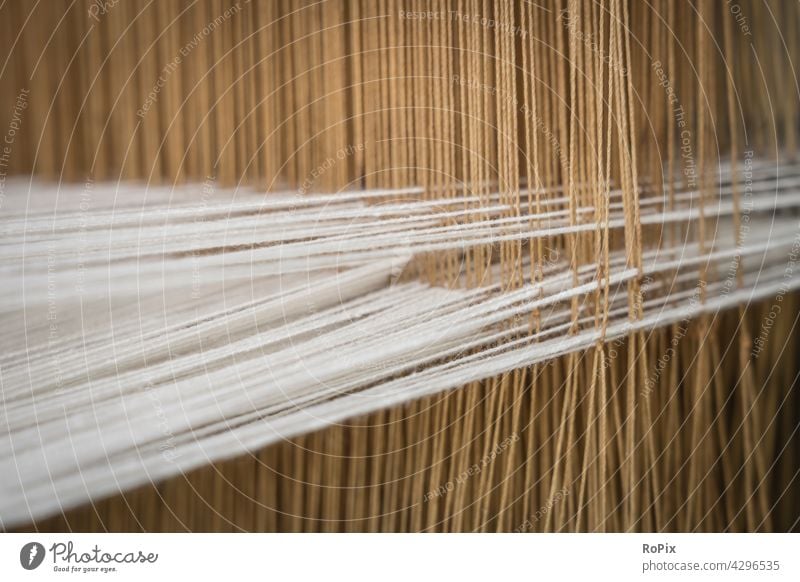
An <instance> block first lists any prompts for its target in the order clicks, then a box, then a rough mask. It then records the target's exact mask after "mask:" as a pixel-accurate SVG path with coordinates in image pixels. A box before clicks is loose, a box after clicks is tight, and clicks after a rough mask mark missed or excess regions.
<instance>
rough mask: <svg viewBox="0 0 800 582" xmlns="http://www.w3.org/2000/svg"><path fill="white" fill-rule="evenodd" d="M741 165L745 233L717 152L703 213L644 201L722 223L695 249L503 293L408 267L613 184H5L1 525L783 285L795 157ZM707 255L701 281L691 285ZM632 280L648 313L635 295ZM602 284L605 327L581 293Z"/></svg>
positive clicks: (617, 259)
mask: <svg viewBox="0 0 800 582" xmlns="http://www.w3.org/2000/svg"><path fill="white" fill-rule="evenodd" d="M753 175H754V179H753V182H752V185H751V187H749V188H748V190H747V192H746V199H745V203H744V205H743V211H744V212H746V213H747V217H748V229H747V230H746V231H745V232H743V233H742V236H741V237H740V241H739V244H737V243H736V241H737V236H736V234H735V232H734V226H733V222H732V219H731V217H732V215H733V214H734V211H735V205H734V203H733V200H732V197H731V196H732V187H731V185H730V178H731V176H730V171H729V169H728V168H721V169H720V176H721V178H720V187H719V189H718V194H719V195H718V196H717V197H715V198H714V199H713V201H707V202H705V204H704V206H703V207H702V208H701V207H700V206H699V205H700V203H701V202H700V198H699V197H698V195H697V193H695V192H688V191H687V192H682V193H679V194H678V195H677V196H676V198H675V200H676V201H677V202H678V204H677V205H676V206H675V207H674V208H673V209H671V210H669V211H667V210H665V208H664V204H663V201H662V200H660V199H659V198H657V197H650V198H647V197H642V200H641V207H642V214H641V223H642V224H643V225H656V226H657V225H667V224H679V225H684V226H687V225H691V224H692V223H693V222H694V221H696V220H697V219H698V218H701V217H703V218H704V219H709V218H712V219H714V220H715V226H716V229H715V232H714V234H713V237H712V238H711V240H709V241H707V244H706V247H705V250H704V251H703V252H701V251H700V250H699V248H698V246H697V245H696V244H695V243H690V242H686V241H683V240H680V241H677V242H675V243H673V244H668V243H666V242H665V243H664V244H662V245H661V246H660V247H658V248H655V249H650V250H647V251H645V252H644V254H643V258H644V266H643V268H642V272H639V271H637V270H635V269H630V268H627V267H626V257H625V255H624V252H622V251H615V252H612V253H611V254H610V257H609V264H610V272H609V273H608V274H607V278H605V279H601V278H600V277H599V276H598V272H600V270H599V269H598V266H597V265H582V266H581V267H580V268H579V269H578V271H577V273H573V271H572V270H571V269H570V267H569V264H568V263H567V262H565V261H563V260H562V259H560V258H556V259H555V260H553V261H551V262H550V263H549V264H547V265H546V266H545V268H544V270H543V271H542V278H541V281H531V280H530V279H527V280H526V281H525V283H524V285H523V286H521V287H519V288H516V289H512V290H507V289H502V288H501V287H500V286H499V285H489V286H484V287H479V288H475V289H466V290H465V289H457V288H454V289H445V288H439V287H432V286H429V285H426V284H424V283H420V282H409V281H408V277H403V276H402V275H403V270H404V269H405V268H407V266H408V265H412V264H413V262H414V260H415V258H416V257H418V256H420V255H422V254H424V253H429V252H434V251H442V250H446V251H452V252H457V253H458V252H463V251H464V250H466V249H468V248H470V247H475V246H479V245H492V244H495V243H498V242H501V241H509V240H522V241H528V240H532V239H536V238H543V239H549V238H551V237H557V236H560V235H564V234H569V233H577V232H592V231H595V230H597V229H598V228H603V227H605V226H607V227H608V228H609V229H611V230H615V229H622V228H623V227H624V226H625V219H624V217H623V216H622V203H621V202H620V201H616V198H618V197H619V192H613V191H612V194H611V195H612V201H611V202H610V203H609V212H610V216H609V219H608V222H607V223H600V222H598V221H596V220H594V219H593V216H594V209H593V208H591V207H581V208H578V209H577V215H578V216H579V217H580V219H581V220H582V221H579V222H578V223H574V222H570V220H569V214H568V211H567V210H565V209H563V207H564V203H565V199H562V198H557V197H553V193H552V192H550V193H548V197H547V198H546V199H543V200H542V203H543V205H544V207H545V210H544V211H543V212H541V213H539V214H527V213H523V214H522V215H519V216H516V215H511V213H510V212H509V211H510V209H509V208H508V207H507V206H504V205H503V204H501V203H500V200H501V197H500V196H499V194H495V195H490V196H488V197H486V196H484V197H480V198H479V197H477V196H466V197H461V198H455V199H454V198H430V197H427V198H426V197H424V194H425V193H424V192H423V191H422V190H421V189H414V188H410V189H400V190H380V191H378V190H373V191H366V192H345V193H338V194H330V195H313V196H295V195H292V194H280V193H279V194H269V195H268V196H261V195H259V194H257V193H255V192H248V191H243V190H235V191H234V190H221V189H217V188H216V187H213V188H212V187H211V186H210V185H209V184H206V185H188V186H181V187H180V188H166V187H160V188H154V187H145V186H137V185H130V184H107V185H102V184H88V185H83V186H80V185H79V186H74V185H72V186H65V185H60V186H55V185H48V184H40V183H35V182H29V181H25V180H21V179H16V180H14V181H11V180H10V181H8V182H7V184H6V200H5V207H4V209H3V214H2V222H1V223H0V232H2V244H0V256H2V265H3V266H2V267H1V268H2V271H3V280H4V285H3V288H2V289H0V297H1V298H2V299H1V300H0V317H2V319H3V329H4V332H5V333H4V334H3V337H2V339H0V341H2V343H3V350H2V356H0V382H2V400H3V406H2V415H0V419H1V420H0V474H2V481H1V482H0V526H2V527H4V528H7V527H10V526H13V525H15V524H19V523H22V522H26V521H29V520H31V519H35V518H41V517H44V516H48V515H52V514H54V513H58V512H61V511H64V510H66V509H68V508H71V507H74V506H77V505H80V504H81V503H84V502H86V501H87V500H89V499H96V498H100V497H103V496H107V495H111V494H113V493H116V492H119V491H124V490H127V489H130V488H133V487H136V486H138V485H141V484H143V483H146V482H151V481H157V480H160V479H164V478H167V477H169V476H172V475H175V474H178V473H181V472H185V471H187V470H189V469H192V468H195V467H198V466H202V465H205V464H208V463H210V462H213V461H217V460H220V459H224V458H230V457H234V456H237V455H240V454H242V453H245V452H247V451H255V450H257V449H259V448H261V447H263V446H265V445H268V444H270V443H272V442H275V441H278V440H281V439H285V438H289V437H292V436H296V435H299V434H302V433H305V432H309V431H312V430H315V429H318V428H321V427H324V426H327V425H330V424H332V423H337V422H340V421H342V420H345V419H347V418H349V417H353V416H356V415H360V414H365V413H368V412H371V411H375V410H379V409H382V408H386V407H389V406H394V405H398V404H402V403H404V402H408V401H410V400H412V399H416V398H420V397H423V396H426V395H431V394H435V393H437V392H441V391H444V390H448V389H451V388H455V387H458V386H462V385H464V384H467V383H469V382H471V381H473V380H478V379H481V378H487V377H492V376H495V375H498V374H502V373H504V372H507V371H510V370H513V369H516V368H519V367H523V366H529V365H532V364H534V363H537V362H542V361H545V360H548V359H551V358H554V357H557V356H559V355H562V354H566V353H570V352H573V351H578V350H583V349H586V348H590V347H591V346H593V345H595V344H596V343H597V342H598V341H611V340H613V339H615V338H619V337H622V336H625V335H627V334H629V333H631V332H633V331H638V330H642V331H647V330H651V329H654V328H657V327H660V326H665V325H669V324H671V323H674V322H677V321H681V320H685V319H687V318H691V317H695V316H697V315H700V314H702V313H708V314H714V313H716V312H717V311H719V310H722V309H727V308H729V307H732V306H735V305H737V304H740V303H743V302H745V303H746V302H750V301H755V300H758V299H759V298H764V297H768V296H769V295H774V294H776V293H783V292H786V291H789V290H792V289H795V288H797V287H799V286H800V269H798V268H797V266H798V265H797V261H798V259H800V224H798V220H797V217H796V216H793V215H792V213H791V212H790V211H791V209H795V208H797V207H798V206H800V168H796V167H781V168H777V169H776V168H775V167H771V166H770V165H769V164H768V163H763V164H756V165H755V166H754V168H753ZM198 193H202V194H203V195H202V196H201V201H200V202H199V203H198V202H197V198H198ZM534 194H535V192H533V191H528V192H525V193H523V194H522V196H523V198H524V197H532V196H533V195H534ZM733 264H741V267H742V277H741V281H737V280H736V275H735V272H733V274H732V271H731V265H733ZM701 266H707V267H708V272H709V274H710V275H709V280H708V282H707V283H706V284H705V285H704V290H703V293H702V295H703V296H702V299H699V292H698V285H697V283H698V268H699V267H701ZM526 267H527V270H526V272H530V265H529V264H526ZM634 278H639V279H640V280H641V281H643V285H642V291H643V294H644V301H643V316H642V317H641V318H639V319H631V318H629V310H628V295H627V293H626V289H627V282H628V281H630V280H632V279H634ZM494 280H497V278H495V279H494ZM576 281H577V284H576V283H575V282H576ZM455 287H458V285H455ZM605 288H608V291H609V307H608V323H607V326H606V328H605V329H600V328H599V327H598V326H597V325H596V313H594V312H593V301H589V300H588V298H589V297H590V296H591V295H592V294H593V293H597V292H599V291H602V290H603V289H605ZM574 298H577V299H578V302H579V311H578V320H577V321H574V320H573V312H572V310H571V307H570V302H571V301H572V300H573V299H574ZM534 311H536V312H537V313H538V314H539V327H538V329H537V330H536V331H534V330H533V329H532V327H531V324H530V315H531V313H533V312H534Z"/></svg>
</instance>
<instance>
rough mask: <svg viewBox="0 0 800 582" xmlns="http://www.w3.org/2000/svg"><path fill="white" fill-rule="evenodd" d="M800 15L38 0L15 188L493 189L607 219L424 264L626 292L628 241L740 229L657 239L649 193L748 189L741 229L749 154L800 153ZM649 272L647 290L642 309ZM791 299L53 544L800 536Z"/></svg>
mask: <svg viewBox="0 0 800 582" xmlns="http://www.w3.org/2000/svg"><path fill="white" fill-rule="evenodd" d="M798 18H800V10H799V9H798V6H797V4H796V3H793V2H778V1H776V2H768V1H756V0H753V1H738V2H728V1H723V0H719V1H709V0H697V1H694V2H673V1H670V0H651V1H647V2H638V1H630V2H629V1H626V0H607V1H596V0H557V1H548V2H528V1H525V0H522V1H510V0H509V1H507V0H501V1H496V2H495V1H490V0H438V1H430V2H428V1H422V0H410V1H405V0H387V1H385V2H375V1H367V0H362V1H357V0H353V1H345V0H323V1H319V2H314V1H310V0H309V1H288V0H280V1H266V0H264V1H259V0H252V1H250V2H245V1H244V0H241V1H239V2H223V1H220V0H201V1H197V2H147V1H145V0H137V1H128V0H116V1H115V0H108V1H106V2H99V1H97V0H91V1H90V0H82V1H77V2H76V1H72V0H54V1H52V2H22V1H13V2H8V3H6V4H5V5H4V6H3V7H2V8H0V27H2V34H0V43H2V45H3V48H2V52H1V53H0V54H4V55H7V56H8V58H7V59H4V65H3V69H2V73H1V75H0V78H1V79H2V86H3V90H2V91H1V92H0V127H12V126H13V124H14V119H15V117H14V116H15V115H16V118H17V119H18V122H17V124H18V125H20V127H21V129H20V131H17V132H16V133H15V136H14V140H13V143H12V144H10V145H9V148H10V149H9V152H10V153H9V155H8V156H7V159H8V161H7V164H6V165H7V167H6V170H5V172H6V174H7V175H9V176H10V175H12V174H29V173H33V174H36V175H38V176H42V177H46V178H48V179H53V180H64V181H104V180H140V181H144V182H157V183H173V182H184V181H202V180H204V179H209V178H213V179H214V180H217V181H219V182H220V183H223V184H246V185H253V184H254V185H257V186H258V187H260V188H263V189H265V190H281V189H287V188H288V189H293V190H298V191H300V192H301V193H304V194H305V193H308V192H329V191H338V190H340V189H371V188H383V187H400V186H407V185H422V186H424V187H425V188H426V196H429V197H431V198H433V197H448V198H449V197H452V198H464V199H465V201H464V204H465V205H477V206H489V205H490V204H491V203H492V200H493V198H492V195H493V194H494V193H497V194H498V197H499V201H500V202H501V203H503V204H507V205H509V206H510V207H511V209H512V210H511V211H510V214H513V215H517V216H519V215H520V214H522V213H523V211H524V212H527V213H530V214H542V213H545V212H548V211H554V210H563V211H565V212H566V215H567V216H568V218H569V224H570V226H577V225H581V224H596V225H597V227H596V228H587V229H586V230H584V231H581V232H571V233H568V234H563V235H556V236H553V237H551V238H549V239H547V240H543V239H541V238H538V239H535V240H534V239H532V240H529V241H527V240H519V241H509V242H503V243H500V244H498V245H486V246H483V247H477V248H475V249H472V250H470V251H468V252H467V253H465V256H463V257H461V256H457V255H456V254H454V253H434V254H431V255H430V256H426V257H422V258H419V259H418V260H417V265H416V267H417V271H418V272H417V273H416V274H418V275H419V276H420V277H421V278H423V279H424V280H426V281H428V282H431V283H435V284H440V285H461V284H465V285H467V286H481V285H489V284H494V283H500V284H501V285H502V286H504V287H506V288H513V287H517V286H520V285H522V284H523V282H524V281H525V280H534V281H535V280H540V279H542V277H543V276H544V275H543V273H544V272H545V270H546V268H547V265H548V263H550V262H552V261H553V260H554V258H555V257H558V258H560V259H564V260H566V261H567V262H568V264H569V265H570V267H571V269H572V273H573V277H574V283H575V285H577V283H578V273H579V271H580V269H581V268H590V269H591V270H592V272H593V273H596V277H597V278H598V279H600V280H602V279H604V277H606V276H607V275H608V273H609V272H610V267H609V264H610V254H611V253H612V252H613V251H616V250H623V249H624V251H625V253H624V257H625V262H626V266H627V267H630V268H635V269H641V267H642V263H643V255H644V253H645V252H646V251H647V250H648V249H652V248H657V247H659V246H664V245H667V244H671V245H680V244H684V245H686V247H687V248H692V249H699V250H700V251H701V252H706V251H707V249H708V245H709V244H710V241H712V240H713V238H714V237H715V236H716V233H717V232H718V224H717V220H718V219H717V218H714V217H705V216H701V218H700V219H699V220H697V221H694V222H691V223H690V222H688V221H687V222H686V223H673V224H670V225H667V226H666V227H663V228H662V227H661V226H647V225H642V222H641V209H642V208H643V207H644V206H648V207H655V208H658V209H660V210H663V211H670V210H673V209H674V208H675V205H676V196H677V195H678V194H679V193H680V192H685V191H697V192H698V200H699V201H700V205H699V208H701V212H702V208H703V203H704V202H705V201H706V200H707V199H708V200H711V199H713V197H714V196H716V194H717V189H718V188H719V184H720V183H722V182H724V181H725V180H726V179H728V180H729V181H730V182H731V187H732V189H733V201H734V204H735V205H736V211H735V212H734V224H735V229H734V230H735V234H734V236H735V237H739V236H740V233H741V230H742V223H743V213H744V212H746V200H742V197H743V196H744V195H745V194H746V190H745V188H744V186H743V184H742V183H741V179H740V178H738V177H737V176H738V172H740V171H741V170H743V169H746V168H747V164H748V161H747V160H749V159H751V158H752V157H753V153H752V152H756V153H757V155H758V156H759V157H761V158H766V159H768V160H772V161H774V162H775V163H776V164H778V163H780V164H789V163H791V162H792V161H794V159H795V156H796V148H797V131H798V121H800V120H799V119H798V107H799V106H800V100H799V99H798V95H799V93H798V84H797V79H796V77H795V75H794V71H795V66H796V65H795V64H796V63H797V62H798V58H800V51H799V49H800V39H798V37H797V30H798ZM20 103H21V104H23V105H24V107H23V106H20ZM726 164H727V165H730V167H731V173H730V177H729V178H725V177H724V176H722V172H720V171H719V168H720V165H726ZM198 196H199V194H198ZM587 208H589V209H592V210H591V212H590V213H588V214H587V212H586V209H587ZM612 208H614V209H620V210H621V212H622V213H623V215H624V219H625V224H624V228H623V229H621V230H620V231H611V230H609V228H608V226H607V224H608V218H609V216H610V214H611V211H612ZM603 224H605V227H604V226H603ZM496 263H499V264H500V265H501V268H500V280H499V281H498V280H493V279H492V276H491V275H492V272H491V270H490V268H489V267H490V265H492V264H496ZM709 268H710V267H705V266H703V265H701V266H700V267H699V268H698V273H697V279H696V281H694V282H693V283H694V285H695V286H697V288H698V289H699V290H700V300H701V301H702V300H703V289H704V287H705V282H706V281H708V280H710V279H716V278H719V273H713V272H709V270H708V269H709ZM736 270H737V276H740V275H739V269H738V267H737V269H736ZM642 285H643V281H642V280H641V279H636V278H634V279H632V280H631V281H630V282H629V284H628V288H627V299H628V302H627V303H628V317H629V318H631V319H637V318H639V317H641V316H642V302H643V295H642V293H643V292H642ZM691 286H692V285H689V287H691ZM783 301H785V302H784V303H783V305H782V310H783V313H785V314H791V317H788V316H787V317H786V318H781V319H779V320H777V321H776V322H775V325H774V327H773V328H772V329H771V330H770V333H769V334H768V338H767V340H765V344H764V345H765V348H764V349H763V351H762V352H760V354H759V356H758V357H754V356H753V344H754V339H755V337H756V336H757V334H758V333H759V330H760V326H761V325H762V321H763V319H764V317H765V316H767V315H768V314H769V312H770V309H771V305H763V306H762V305H757V306H751V307H748V308H744V307H742V308H740V309H739V310H738V311H737V312H735V313H734V312H731V313H727V314H725V315H724V316H721V317H719V316H718V317H705V316H704V317H701V318H700V319H698V320H697V321H692V322H688V321H687V322H684V323H682V324H676V325H673V326H672V327H670V328H668V329H664V330H657V331H654V332H652V333H644V332H638V333H636V334H632V335H631V336H630V337H628V338H627V339H626V340H625V341H622V342H614V343H612V344H609V345H603V344H602V343H598V345H597V346H596V347H595V348H593V349H591V350H588V351H587V352H585V353H581V354H573V355H569V356H564V357H561V358H558V359H555V360H553V361H551V362H550V363H549V364H547V365H537V366H534V367H531V368H525V369H519V370H516V371H514V372H512V373H510V374H507V375H505V376H503V377H501V378H495V379H492V380H489V381H485V382H480V383H476V384H475V385H471V386H467V387H464V388H462V389H460V390H456V391H453V392H452V393H449V394H446V395H443V396H441V397H436V398H429V399H425V400H422V401H417V402H412V403H410V404H408V405H407V406H405V407H403V408H395V409H390V410H386V411H383V412H381V413H377V414H374V415H371V416H369V417H367V418H362V419H357V420H354V421H352V422H351V423H349V424H348V425H347V426H336V427H331V428H329V429H326V430H324V431H322V432H319V433H315V434H311V435H308V436H305V437H300V438H297V439H294V440H292V441H290V442H287V443H283V444H281V445H279V446H276V447H271V448H269V449H266V450H264V451H262V452H260V453H258V454H257V455H254V456H250V457H246V458H240V459H236V460H233V461H229V462H226V463H222V464H219V465H215V466H211V467H208V468H204V469H202V470H198V471H194V472H192V473H191V474H189V475H187V476H186V477H185V478H184V477H182V478H175V479H171V480H169V481H167V482H166V483H162V484H156V485H153V486H152V487H150V488H145V489H143V490H140V491H137V492H133V493H130V494H127V495H124V496H120V497H118V498H114V499H111V500H103V501H100V502H98V503H96V504H95V505H93V506H92V507H88V508H85V509H82V510H78V511H74V512H70V513H69V514H68V515H66V516H64V517H63V518H58V519H53V520H48V521H47V522H45V523H42V524H39V525H37V526H32V527H41V528H44V529H60V528H70V529H75V530H94V529H103V528H106V529H109V530H122V531H125V530H130V529H146V530H162V529H163V530H180V529H184V528H188V529H192V530H235V529H245V530H277V531H303V530H305V531H319V530H321V531H340V530H346V531H353V530H357V531H363V530H369V531H398V530H401V531H419V530H431V531H438V530H442V531H468V530H485V531H514V530H522V531H540V530H547V531H573V530H575V531H587V530H589V531H594V530H601V531H627V530H646V531H650V530H670V531H694V530H703V531H722V530H735V531H755V530H759V531H760V530H765V531H772V530H777V531H784V530H787V529H792V528H797V523H796V520H797V518H798V516H800V506H798V504H799V503H800V497H798V495H797V493H796V491H797V481H796V480H795V478H796V473H795V471H796V470H797V469H798V464H797V461H796V457H797V455H798V442H797V440H798V437H797V434H796V429H797V426H798V417H797V412H796V410H797V407H798V405H799V404H800V402H798V398H797V387H798V383H797V380H796V374H797V373H798V364H797V361H796V357H795V356H794V354H796V353H797V348H798V346H797V345H796V339H795V334H794V332H793V324H794V318H795V317H796V314H797V312H798V306H797V298H796V296H794V295H788V296H786V297H785V298H784V299H783ZM590 304H591V311H590V312H591V314H592V315H593V318H592V321H591V323H590V324H580V323H579V321H578V320H579V316H578V311H579V303H578V298H577V297H574V298H573V299H572V305H571V308H572V326H571V330H570V331H571V333H575V332H577V331H578V330H579V327H580V325H591V326H595V327H596V328H598V329H605V326H606V325H607V324H608V312H609V296H608V287H607V286H606V287H605V288H600V289H598V290H597V291H595V292H594V295H593V297H592V298H591V300H590ZM540 315H541V314H539V313H538V312H537V311H533V312H531V313H530V317H529V325H530V330H531V332H534V331H535V330H536V329H537V326H538V324H539V318H540ZM665 353H669V354H671V356H670V357H669V358H668V361H667V362H666V363H664V365H663V367H660V362H661V360H662V358H663V355H664V354H665ZM656 370H657V372H656Z"/></svg>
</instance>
